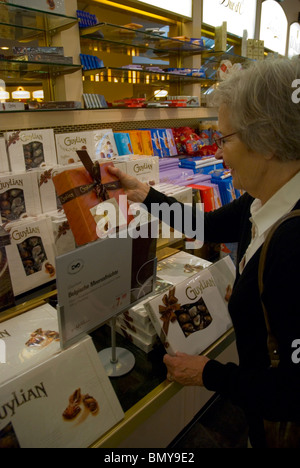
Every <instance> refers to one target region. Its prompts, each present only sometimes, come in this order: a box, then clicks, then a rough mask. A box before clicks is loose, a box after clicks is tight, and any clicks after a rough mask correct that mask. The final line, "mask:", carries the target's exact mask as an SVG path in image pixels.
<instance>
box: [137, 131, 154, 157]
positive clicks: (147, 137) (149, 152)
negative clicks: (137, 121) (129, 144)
mask: <svg viewBox="0 0 300 468" xmlns="http://www.w3.org/2000/svg"><path fill="white" fill-rule="evenodd" d="M139 134H140V137H141V140H142V145H143V153H142V154H144V155H145V156H154V151H153V145H152V139H151V132H150V130H139Z"/></svg>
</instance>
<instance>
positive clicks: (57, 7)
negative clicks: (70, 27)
mask: <svg viewBox="0 0 300 468" xmlns="http://www.w3.org/2000/svg"><path fill="white" fill-rule="evenodd" d="M10 3H13V4H14V5H18V6H24V7H28V8H31V9H32V8H34V9H36V10H42V11H46V12H48V13H59V14H61V15H65V14H66V9H65V0H30V1H29V0H12V1H11V2H10ZM50 21H51V18H50Z"/></svg>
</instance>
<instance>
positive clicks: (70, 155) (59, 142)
mask: <svg viewBox="0 0 300 468" xmlns="http://www.w3.org/2000/svg"><path fill="white" fill-rule="evenodd" d="M55 141H56V151H57V162H58V164H61V165H64V166H65V165H68V164H73V163H78V162H80V158H79V156H78V154H77V151H78V150H86V151H88V153H89V154H90V155H93V154H94V135H93V132H91V131H88V132H73V133H58V134H56V135H55Z"/></svg>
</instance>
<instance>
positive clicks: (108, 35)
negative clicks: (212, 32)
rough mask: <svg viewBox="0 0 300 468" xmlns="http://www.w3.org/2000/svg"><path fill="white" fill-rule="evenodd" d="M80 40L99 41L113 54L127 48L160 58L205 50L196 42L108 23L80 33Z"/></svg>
mask: <svg viewBox="0 0 300 468" xmlns="http://www.w3.org/2000/svg"><path fill="white" fill-rule="evenodd" d="M80 35H81V38H82V39H88V40H89V41H91V40H93V41H101V42H102V43H103V44H104V45H105V46H106V47H109V48H110V49H111V50H113V51H114V52H124V50H125V49H126V48H128V47H130V48H137V49H139V51H140V53H148V52H150V53H152V54H153V55H157V56H159V57H160V58H162V57H169V56H170V55H177V54H179V53H182V54H184V55H187V56H189V55H195V54H200V53H202V52H203V51H204V50H207V49H206V48H205V47H204V46H201V45H200V44H199V43H197V42H191V41H183V40H179V39H174V38H168V37H162V36H161V35H158V34H154V33H148V32H146V31H143V30H141V29H131V28H128V27H125V26H118V25H115V24H110V23H99V24H97V25H95V26H93V27H89V28H83V29H81V31H80Z"/></svg>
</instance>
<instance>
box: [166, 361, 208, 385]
mask: <svg viewBox="0 0 300 468" xmlns="http://www.w3.org/2000/svg"><path fill="white" fill-rule="evenodd" d="M208 361H209V359H208V358H207V357H205V356H190V355H189V354H184V353H176V355H175V356H169V355H168V354H166V355H165V356H164V363H165V365H166V366H167V369H168V374H167V379H168V380H170V382H173V381H175V382H178V383H180V384H181V385H191V386H194V385H198V386H203V379H202V374H203V369H204V366H205V364H206V363H207V362H208Z"/></svg>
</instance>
